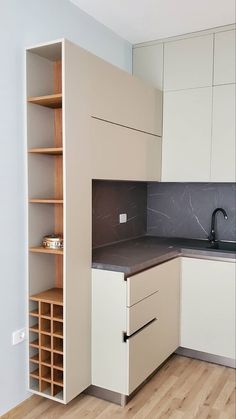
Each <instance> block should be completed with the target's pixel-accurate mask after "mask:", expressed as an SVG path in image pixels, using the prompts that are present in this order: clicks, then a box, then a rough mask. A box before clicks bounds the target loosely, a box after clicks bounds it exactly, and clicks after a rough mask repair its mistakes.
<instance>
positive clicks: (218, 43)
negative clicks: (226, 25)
mask: <svg viewBox="0 0 236 419" xmlns="http://www.w3.org/2000/svg"><path fill="white" fill-rule="evenodd" d="M235 38H236V32H235V30H232V31H227V32H219V33H216V34H215V49H214V84H215V85H218V84H226V83H235V50H236V41H235Z"/></svg>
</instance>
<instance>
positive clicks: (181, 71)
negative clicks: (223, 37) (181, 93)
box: [164, 35, 213, 90]
mask: <svg viewBox="0 0 236 419" xmlns="http://www.w3.org/2000/svg"><path fill="white" fill-rule="evenodd" d="M164 54H165V56H164V90H179V89H188V88H195V87H206V86H211V85H212V71H213V35H205V36H198V37H194V38H187V39H182V40H179V41H173V42H167V43H165V46H164Z"/></svg>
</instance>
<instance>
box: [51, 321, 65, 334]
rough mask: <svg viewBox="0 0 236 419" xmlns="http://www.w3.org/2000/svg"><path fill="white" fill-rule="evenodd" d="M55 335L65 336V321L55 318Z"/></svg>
mask: <svg viewBox="0 0 236 419" xmlns="http://www.w3.org/2000/svg"><path fill="white" fill-rule="evenodd" d="M53 336H56V337H57V336H58V337H63V323H62V322H57V321H56V320H53Z"/></svg>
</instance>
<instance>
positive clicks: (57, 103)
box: [28, 93, 62, 109]
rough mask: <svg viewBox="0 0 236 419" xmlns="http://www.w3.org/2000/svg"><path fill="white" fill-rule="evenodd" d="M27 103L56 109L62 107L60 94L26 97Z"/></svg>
mask: <svg viewBox="0 0 236 419" xmlns="http://www.w3.org/2000/svg"><path fill="white" fill-rule="evenodd" d="M28 103H34V104H35V105H40V106H46V107H47V108H52V109H58V108H61V107H62V94H61V93H57V94H52V95H46V96H31V97H28Z"/></svg>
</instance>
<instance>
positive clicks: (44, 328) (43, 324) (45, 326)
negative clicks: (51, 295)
mask: <svg viewBox="0 0 236 419" xmlns="http://www.w3.org/2000/svg"><path fill="white" fill-rule="evenodd" d="M40 332H41V333H44V334H49V335H51V320H49V319H43V318H41V319H40Z"/></svg>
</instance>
